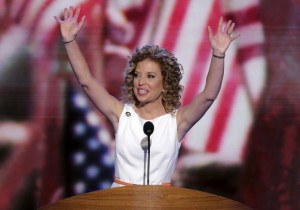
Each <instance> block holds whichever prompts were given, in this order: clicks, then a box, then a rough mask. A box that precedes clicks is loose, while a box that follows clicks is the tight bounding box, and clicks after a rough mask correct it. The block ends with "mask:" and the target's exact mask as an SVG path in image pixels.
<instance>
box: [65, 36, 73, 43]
mask: <svg viewBox="0 0 300 210" xmlns="http://www.w3.org/2000/svg"><path fill="white" fill-rule="evenodd" d="M75 39H76V36H75V37H74V39H71V40H70V41H65V40H62V42H63V43H64V44H68V43H71V42H73V41H74V40H75Z"/></svg>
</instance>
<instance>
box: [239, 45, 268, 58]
mask: <svg viewBox="0 0 300 210" xmlns="http://www.w3.org/2000/svg"><path fill="white" fill-rule="evenodd" d="M237 56H238V60H239V62H240V63H244V62H245V61H247V60H249V59H251V58H254V57H259V56H264V51H263V46H262V44H260V43H258V44H253V45H250V46H247V47H243V48H239V52H238V55H237Z"/></svg>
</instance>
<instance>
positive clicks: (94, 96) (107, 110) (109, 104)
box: [82, 77, 124, 128]
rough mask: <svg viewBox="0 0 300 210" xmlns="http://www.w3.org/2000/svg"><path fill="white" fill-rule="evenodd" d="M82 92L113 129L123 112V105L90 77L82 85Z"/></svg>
mask: <svg viewBox="0 0 300 210" xmlns="http://www.w3.org/2000/svg"><path fill="white" fill-rule="evenodd" d="M82 87H83V90H84V91H85V92H86V94H87V95H88V97H89V98H90V99H91V101H92V102H93V103H94V104H95V106H96V107H97V109H99V110H100V111H101V112H102V113H103V114H104V115H105V116H106V117H107V118H108V119H109V120H110V121H111V123H112V124H113V126H114V128H116V125H117V123H118V120H119V116H120V115H121V113H122V110H123V107H124V106H123V104H122V103H121V102H120V101H119V100H117V99H116V98H115V97H113V96H112V95H111V94H109V92H108V91H107V90H106V89H105V88H104V87H103V85H102V84H100V83H99V82H98V81H97V80H96V79H95V78H93V77H91V78H89V80H88V81H87V82H85V84H84V85H82Z"/></svg>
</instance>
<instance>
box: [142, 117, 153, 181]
mask: <svg viewBox="0 0 300 210" xmlns="http://www.w3.org/2000/svg"><path fill="white" fill-rule="evenodd" d="M143 129H144V133H145V134H146V135H147V137H148V168H147V185H149V170H150V135H151V134H152V133H153V131H154V125H153V123H152V122H150V121H147V122H145V124H144V128H143Z"/></svg>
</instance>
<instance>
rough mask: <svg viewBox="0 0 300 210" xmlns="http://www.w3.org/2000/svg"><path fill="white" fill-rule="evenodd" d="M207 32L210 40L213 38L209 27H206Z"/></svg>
mask: <svg viewBox="0 0 300 210" xmlns="http://www.w3.org/2000/svg"><path fill="white" fill-rule="evenodd" d="M207 30H208V37H209V39H211V38H212V37H213V32H212V29H211V27H210V26H207Z"/></svg>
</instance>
